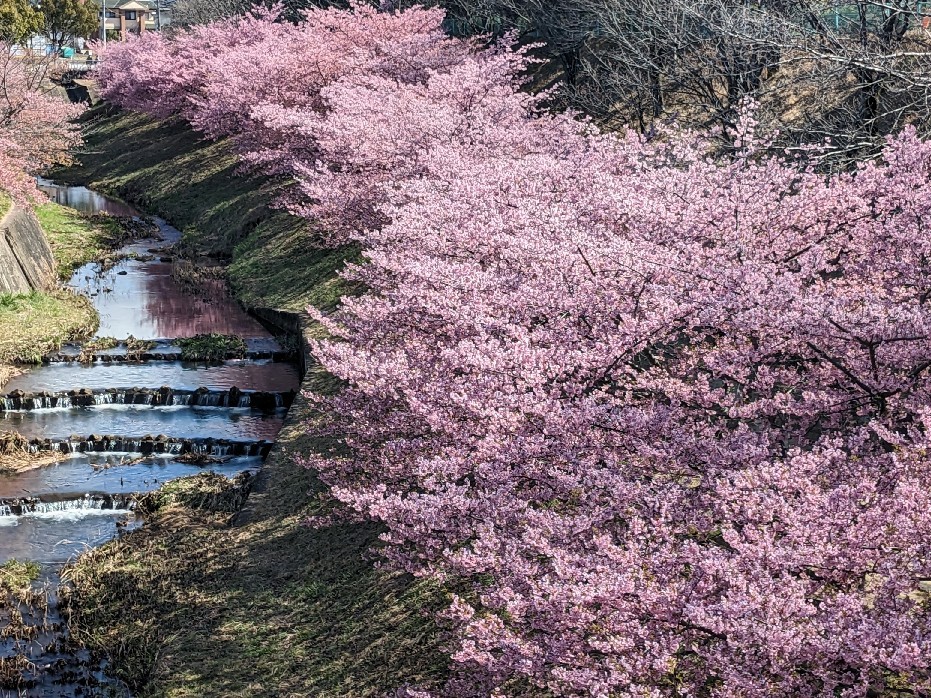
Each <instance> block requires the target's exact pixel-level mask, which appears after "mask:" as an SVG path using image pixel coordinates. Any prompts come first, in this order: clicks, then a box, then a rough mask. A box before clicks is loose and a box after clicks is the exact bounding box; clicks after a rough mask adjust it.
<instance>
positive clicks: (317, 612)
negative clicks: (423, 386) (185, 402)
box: [55, 110, 447, 698]
mask: <svg viewBox="0 0 931 698" xmlns="http://www.w3.org/2000/svg"><path fill="white" fill-rule="evenodd" d="M85 126H86V131H85V137H86V142H87V149H86V152H84V153H82V154H79V159H80V160H81V162H82V163H83V165H82V166H81V167H75V168H71V169H69V170H64V171H60V172H57V173H55V178H56V179H58V180H59V181H64V182H70V183H75V184H84V185H86V186H90V187H92V188H95V189H97V190H100V191H105V192H109V193H112V194H116V195H118V196H120V197H122V198H124V199H127V200H129V201H131V202H134V203H136V204H138V205H140V206H141V207H143V208H145V209H146V210H147V211H149V212H152V213H156V214H158V215H161V216H163V217H164V218H166V219H167V220H169V221H170V222H171V223H172V224H174V225H176V226H177V227H179V228H180V229H181V230H182V231H183V233H184V245H185V247H186V248H187V249H188V250H189V251H196V252H200V253H203V254H209V255H212V256H224V257H225V258H226V259H227V261H228V262H229V264H230V266H229V276H230V280H231V283H232V286H233V289H234V291H235V292H236V294H237V296H238V297H239V298H240V300H241V301H243V302H244V303H245V304H246V305H247V306H251V307H255V308H275V309H278V310H286V311H288V310H290V311H302V310H303V309H304V308H305V307H306V306H307V305H309V304H313V305H316V306H317V307H320V308H323V309H329V308H333V307H335V305H336V303H337V302H338V298H339V296H340V295H341V294H342V293H343V292H344V291H345V287H344V286H342V285H341V282H339V280H338V279H337V278H336V271H337V270H338V269H339V268H340V266H341V265H342V263H343V261H344V260H345V258H346V257H347V256H348V255H351V254H352V251H351V250H348V251H347V250H340V251H328V250H321V249H318V248H315V247H313V246H312V245H310V244H308V240H307V238H308V236H307V231H306V229H305V227H304V224H303V222H302V221H301V220H300V219H297V218H294V217H292V216H288V215H287V214H284V213H282V212H280V211H275V210H273V209H272V208H270V206H269V202H270V201H272V200H273V199H274V197H275V196H276V193H277V190H276V187H275V185H274V184H273V183H270V182H267V181H264V180H261V179H249V178H243V177H240V176H238V175H237V173H236V169H237V167H236V162H235V158H234V156H233V155H232V154H231V152H230V149H229V146H228V144H225V143H206V142H203V141H201V140H200V139H199V138H197V137H196V135H194V134H192V133H191V132H190V131H189V130H188V129H187V128H185V127H184V126H183V125H179V124H177V123H162V124H159V123H156V122H153V121H151V120H149V119H146V118H144V117H140V116H136V115H128V114H120V113H117V114H108V113H106V111H105V110H98V112H97V114H96V115H91V117H90V118H89V119H88V121H87V122H86V124H85ZM318 370H319V369H318ZM326 383H327V378H326V376H323V375H321V374H320V373H319V372H316V371H311V373H309V374H308V377H307V379H306V380H305V383H304V388H305V389H320V388H321V387H322V386H323V385H325V384H326ZM308 409H309V408H308V406H307V404H306V402H305V401H304V400H303V398H300V397H299V398H298V400H297V401H296V402H295V404H294V406H293V407H292V408H291V412H290V413H289V417H288V420H287V421H286V424H285V428H284V430H283V431H282V433H281V434H280V436H279V441H278V446H277V447H276V448H275V449H274V450H273V451H272V453H271V455H270V456H269V458H268V460H267V462H266V465H265V468H264V470H263V473H262V475H261V476H260V478H259V481H260V484H259V486H258V489H260V490H261V491H253V493H252V494H251V496H250V498H249V500H248V502H247V504H246V509H245V510H244V511H243V512H241V513H240V514H239V515H238V517H231V515H230V513H229V512H228V511H225V509H227V507H225V506H224V507H221V509H224V511H214V510H211V509H204V508H201V507H196V506H192V504H193V503H196V502H199V501H202V499H203V498H201V497H200V496H199V495H198V493H197V492H196V491H194V492H192V491H191V490H192V489H195V490H196V488H197V487H199V486H206V487H207V488H208V489H209V490H210V492H209V496H208V497H206V499H207V500H211V501H212V500H214V499H215V495H216V491H215V489H213V488H215V487H216V483H215V482H201V483H197V482H193V483H185V484H183V485H180V486H178V485H176V486H174V487H180V488H181V489H180V490H178V491H174V490H172V491H165V492H163V494H164V496H160V497H157V498H156V501H157V502H159V506H157V507H156V510H155V511H154V512H153V513H152V514H151V515H150V516H149V519H148V522H147V524H146V526H144V527H143V528H142V529H140V530H138V531H134V532H132V533H130V534H128V535H126V536H124V537H123V538H122V539H121V540H118V541H113V542H111V543H109V544H107V545H105V546H103V547H102V548H100V549H98V550H96V551H93V552H91V553H89V554H88V555H86V556H84V557H83V558H81V559H80V560H79V561H78V562H77V564H76V565H75V567H74V568H73V569H72V570H71V571H70V572H69V576H70V577H71V579H72V580H73V590H74V591H73V604H74V615H73V619H72V625H73V632H74V634H75V636H76V637H78V638H80V639H81V640H83V641H84V642H85V643H86V644H87V645H88V646H90V647H92V648H94V649H97V650H101V651H105V652H107V653H108V654H109V655H110V657H111V659H112V669H113V671H114V672H116V674H117V675H119V676H120V678H123V679H124V680H126V681H127V682H128V683H129V684H130V685H131V686H132V687H133V688H134V689H135V692H136V695H138V696H140V697H143V698H145V697H152V696H172V697H177V698H180V697H183V698H193V697H198V698H207V697H211V698H213V697H216V698H220V697H221V696H222V697H224V698H226V697H233V696H282V697H284V696H295V697H296V696H301V697H304V696H320V697H330V696H331V697H334V698H335V697H337V696H340V697H342V696H353V697H364V696H376V695H380V694H382V693H384V692H386V691H391V690H393V689H395V688H397V687H399V686H401V685H403V684H405V683H414V684H427V685H430V684H433V683H436V682H438V681H440V680H441V679H442V677H443V676H444V674H445V667H446V664H447V658H446V656H445V655H444V654H443V652H442V638H441V635H440V631H439V630H438V628H437V626H436V624H435V621H434V613H435V611H436V610H437V609H438V608H440V607H442V606H443V605H444V604H445V603H446V600H445V598H444V595H443V593H442V592H441V591H440V590H438V589H436V588H434V587H433V586H431V585H430V584H429V583H427V582H423V581H415V580H412V579H409V578H407V577H405V576H403V575H398V574H393V573H389V572H387V571H385V570H383V569H380V568H378V567H377V565H376V564H375V560H373V558H372V556H371V555H370V554H369V551H370V549H371V548H372V546H373V545H375V544H376V543H377V534H378V531H377V529H376V528H375V527H373V526H371V525H362V524H355V525H349V524H346V525H337V526H328V527H324V528H312V527H309V526H307V525H306V520H307V518H308V516H310V515H311V514H313V513H314V512H315V510H316V509H315V508H316V507H317V506H319V505H318V503H317V502H318V499H317V497H316V495H315V492H317V491H318V488H319V486H318V484H317V483H316V482H315V481H314V478H313V477H312V475H311V474H310V473H309V472H308V471H306V470H305V469H304V468H302V467H300V466H298V465H296V464H295V463H294V462H293V459H292V455H293V454H294V453H299V452H307V451H308V450H309V449H311V448H314V447H316V446H318V445H319V444H316V443H314V442H313V441H312V440H311V439H309V438H308V437H306V436H305V435H303V433H302V428H301V423H302V420H303V419H304V418H306V416H307V415H308ZM224 501H226V500H225V499H224Z"/></svg>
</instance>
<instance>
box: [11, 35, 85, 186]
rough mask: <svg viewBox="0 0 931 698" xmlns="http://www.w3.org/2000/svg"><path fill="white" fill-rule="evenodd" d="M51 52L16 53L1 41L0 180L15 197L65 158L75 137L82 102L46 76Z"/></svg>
mask: <svg viewBox="0 0 931 698" xmlns="http://www.w3.org/2000/svg"><path fill="white" fill-rule="evenodd" d="M55 69H56V65H55V60H54V58H38V57H34V56H18V55H15V53H14V51H13V47H12V46H10V45H9V44H5V43H2V42H0V185H2V188H3V189H4V190H5V191H7V192H9V193H10V194H12V195H13V196H14V197H16V198H18V199H25V198H29V197H30V196H31V195H32V194H33V193H35V191H36V190H35V185H34V181H33V177H34V176H35V175H36V174H37V173H38V172H39V171H41V170H42V169H44V168H46V167H48V166H49V165H52V164H55V163H59V162H65V161H67V159H68V157H69V155H68V151H69V149H70V148H71V147H73V146H74V145H75V144H77V142H78V141H79V133H78V131H77V128H76V126H75V125H74V124H73V121H72V120H73V119H74V117H76V116H77V114H78V113H79V112H80V107H78V106H76V105H72V104H70V103H69V102H68V100H67V99H66V98H65V97H64V96H63V95H62V94H60V91H59V88H57V87H56V86H55V85H54V84H52V83H51V82H50V78H51V77H52V74H53V72H54V71H55Z"/></svg>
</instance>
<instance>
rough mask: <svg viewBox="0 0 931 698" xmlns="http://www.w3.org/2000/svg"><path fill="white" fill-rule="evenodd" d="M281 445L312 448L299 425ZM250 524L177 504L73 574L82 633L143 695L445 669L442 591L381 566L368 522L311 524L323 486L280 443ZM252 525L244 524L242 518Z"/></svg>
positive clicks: (349, 686) (329, 688)
mask: <svg viewBox="0 0 931 698" xmlns="http://www.w3.org/2000/svg"><path fill="white" fill-rule="evenodd" d="M306 409H307V407H306V403H305V402H303V399H301V400H300V401H299V404H298V405H297V407H296V410H295V412H294V413H292V414H293V416H292V419H291V420H289V421H290V422H291V424H290V426H289V428H288V431H287V432H286V433H284V434H283V437H282V443H283V444H284V445H285V446H286V447H287V449H288V451H289V452H294V451H306V450H308V449H310V448H313V447H314V444H313V443H312V442H311V440H310V439H309V438H307V437H306V436H303V435H301V430H300V427H299V424H298V421H299V418H300V416H301V415H302V414H306ZM265 476H266V481H265V486H264V487H263V488H262V491H261V492H258V493H255V494H253V497H252V498H250V501H249V504H248V505H247V512H246V513H247V514H248V515H247V516H246V517H245V519H246V523H244V524H243V525H239V526H229V525H228V524H229V516H228V515H226V514H217V513H213V512H206V511H195V510H190V509H186V508H180V507H172V508H168V509H164V510H162V511H161V512H160V513H159V514H158V515H157V516H156V517H155V518H154V519H153V520H152V521H151V522H150V523H149V524H147V525H146V526H145V527H144V528H143V529H141V530H139V531H137V532H134V533H132V534H130V535H128V536H126V537H125V538H124V539H123V540H121V541H114V542H112V543H110V544H108V545H106V546H104V547H103V548H100V549H98V550H96V551H92V552H91V553H89V554H88V555H86V556H84V557H83V558H81V560H80V561H79V562H78V564H77V565H76V566H75V567H74V568H73V569H72V570H71V572H70V576H71V578H72V579H73V583H74V589H75V592H74V598H75V610H74V616H73V619H72V624H73V632H74V633H75V634H76V636H78V637H79V638H80V639H82V640H83V641H84V642H86V643H87V644H88V645H89V646H91V647H93V648H95V649H99V650H102V651H105V652H107V653H108V654H109V655H110V657H111V659H112V661H113V666H114V669H115V673H116V674H117V675H118V676H119V677H120V678H122V679H124V680H126V681H127V682H128V683H129V684H130V685H131V687H133V688H134V689H135V690H136V692H137V695H139V696H184V697H194V696H203V697H206V696H216V697H219V696H231V697H232V696H254V695H262V696H321V697H330V696H333V697H336V696H354V697H355V696H358V697H365V696H376V695H381V694H383V693H385V692H389V691H392V690H394V689H396V688H398V687H400V686H401V685H404V684H407V683H411V684H417V685H428V686H429V685H435V684H437V683H439V682H441V681H442V680H443V678H444V677H445V675H446V665H447V661H448V660H447V657H446V656H445V655H444V654H443V652H442V641H443V638H442V636H441V631H440V630H439V629H438V627H437V625H436V623H435V620H434V618H435V614H436V612H437V611H438V610H439V609H440V608H442V607H444V606H445V605H446V603H447V599H446V597H445V595H444V594H443V593H442V592H441V591H440V590H439V589H438V588H436V586H434V585H433V584H431V583H429V582H425V581H422V580H414V579H411V578H410V577H409V576H407V575H402V574H396V573H391V572H388V571H385V570H383V569H381V568H379V567H378V566H377V565H376V564H375V563H374V561H373V560H372V559H371V556H370V553H369V551H370V549H371V548H372V546H373V545H374V544H375V543H376V542H377V534H378V529H377V527H376V526H374V525H372V524H341V525H333V526H328V527H324V528H310V527H308V526H306V525H305V523H304V522H305V520H306V518H307V516H308V515H309V513H310V512H312V511H313V510H314V507H315V496H314V492H316V491H318V490H319V486H318V485H317V484H316V483H315V481H314V478H313V476H312V474H311V473H309V472H308V471H306V470H305V469H303V468H301V467H299V466H297V465H295V464H294V463H293V461H292V459H291V456H290V455H289V453H288V452H285V450H284V449H276V450H275V451H274V452H273V453H272V455H271V456H269V460H268V462H267V464H266V470H265ZM240 520H242V519H240Z"/></svg>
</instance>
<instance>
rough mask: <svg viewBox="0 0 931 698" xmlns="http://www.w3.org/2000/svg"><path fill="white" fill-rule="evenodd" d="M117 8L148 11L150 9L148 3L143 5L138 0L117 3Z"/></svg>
mask: <svg viewBox="0 0 931 698" xmlns="http://www.w3.org/2000/svg"><path fill="white" fill-rule="evenodd" d="M116 8H117V9H118V10H136V11H137V12H147V11H148V10H149V6H148V5H143V4H142V3H141V2H137V1H136V0H126V2H121V3H120V4H119V5H117V6H116Z"/></svg>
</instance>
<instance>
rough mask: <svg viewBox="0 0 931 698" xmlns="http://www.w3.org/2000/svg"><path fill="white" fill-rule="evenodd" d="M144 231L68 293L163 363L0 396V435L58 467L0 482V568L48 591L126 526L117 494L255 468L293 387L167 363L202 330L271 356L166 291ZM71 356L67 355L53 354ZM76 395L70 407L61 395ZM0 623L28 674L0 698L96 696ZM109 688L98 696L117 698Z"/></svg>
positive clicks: (99, 205) (49, 652)
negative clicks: (185, 455)
mask: <svg viewBox="0 0 931 698" xmlns="http://www.w3.org/2000/svg"><path fill="white" fill-rule="evenodd" d="M40 185H41V188H42V189H43V190H44V191H46V192H47V193H48V194H49V196H50V197H51V198H52V199H54V200H55V201H57V202H59V203H61V204H63V205H66V206H70V207H72V208H75V209H77V210H80V211H83V212H87V213H97V212H103V213H110V214H112V215H118V216H138V215H139V213H138V212H137V211H135V210H134V209H133V208H132V207H130V206H129V205H127V204H126V203H124V202H121V201H116V200H113V199H110V198H108V197H105V196H101V195H100V194H97V193H95V192H92V191H90V190H88V189H85V188H83V187H65V186H57V185H55V184H52V183H51V182H46V181H40ZM154 220H155V223H156V225H157V227H158V237H153V238H150V239H145V240H136V241H133V242H132V243H130V244H128V245H126V246H125V247H124V248H123V249H122V250H120V252H121V253H122V254H124V255H126V258H125V259H124V260H123V261H120V262H119V263H117V264H116V265H115V266H113V267H112V268H110V269H107V270H105V271H101V270H100V268H99V267H98V265H97V264H96V263H91V264H88V265H86V266H84V267H81V268H80V269H78V270H77V271H76V272H75V273H74V275H73V277H72V279H71V281H70V286H71V287H72V288H74V289H75V290H76V291H78V292H80V293H85V294H87V295H88V296H90V297H91V299H92V300H93V303H94V305H95V306H96V308H97V310H98V311H99V313H100V329H99V331H98V333H97V336H98V337H116V338H119V339H125V338H127V337H130V336H132V337H135V338H138V339H150V340H159V348H160V349H161V350H162V351H161V353H160V356H161V355H163V354H164V355H167V357H168V360H149V361H124V360H110V359H111V358H112V357H113V356H114V355H116V358H117V359H119V358H120V357H119V355H120V354H123V353H125V352H126V350H125V348H120V347H117V348H115V349H112V350H109V351H107V352H102V353H103V354H105V355H104V356H102V357H100V358H98V360H96V361H94V362H92V363H79V362H75V361H59V362H53V363H47V364H44V365H42V366H38V367H35V368H32V369H30V370H28V371H27V372H26V373H24V374H22V375H20V376H18V377H15V378H14V379H12V380H11V381H10V382H9V383H8V384H7V385H6V386H4V388H3V390H2V393H4V394H5V395H6V396H7V398H6V399H3V398H0V430H2V431H9V430H13V431H18V432H19V433H21V434H22V435H24V436H26V437H27V438H29V439H30V440H32V441H33V442H34V443H36V444H42V445H43V446H44V447H48V446H51V447H52V448H55V449H57V450H60V451H62V452H64V453H65V454H66V455H65V458H64V460H62V461H61V462H60V463H57V464H55V465H50V466H46V467H42V468H36V469H33V470H27V471H25V472H21V473H17V474H14V475H5V476H4V475H0V563H3V562H6V561H8V560H10V559H17V560H21V561H22V560H28V561H34V562H37V563H40V564H41V565H42V569H43V574H44V577H45V579H47V580H50V581H51V582H53V583H54V581H55V580H56V573H57V570H58V569H59V568H60V566H61V564H62V563H64V562H66V561H67V560H68V559H69V558H71V557H72V556H74V555H75V554H77V553H79V552H80V551H82V550H84V549H86V548H87V547H89V546H95V545H99V544H101V543H102V542H105V541H107V540H109V539H110V538H113V537H114V536H116V535H117V532H118V531H119V530H121V529H122V530H125V529H128V528H132V527H133V526H135V525H138V522H136V520H135V517H134V515H133V512H132V509H131V501H132V500H131V497H129V496H128V495H130V494H132V493H139V492H144V491H150V490H153V489H156V488H158V487H159V486H160V485H162V484H163V483H165V482H166V481H168V480H171V479H174V478H177V477H181V476H184V475H189V474H193V473H197V472H202V471H203V470H204V469H205V468H203V467H198V466H195V465H189V464H186V463H183V462H179V461H177V460H176V458H177V456H178V455H179V454H180V453H182V452H188V451H194V452H203V453H210V454H213V455H217V456H220V457H222V461H223V462H222V463H220V464H218V465H212V466H208V468H206V469H212V470H214V471H215V472H219V473H222V474H224V475H228V476H233V475H235V474H237V473H240V472H242V471H245V470H254V469H257V468H258V467H260V465H261V461H262V458H263V456H264V455H265V454H266V453H267V451H268V448H269V446H270V444H271V443H272V442H273V441H274V440H275V438H276V436H277V434H278V431H279V429H280V428H281V424H282V420H283V418H284V415H285V410H286V405H287V404H289V394H293V392H292V391H295V390H296V389H297V388H298V386H299V382H300V379H299V375H298V370H297V367H296V366H295V365H294V364H292V363H286V362H281V361H273V360H271V359H259V358H255V359H244V360H236V361H226V362H222V363H211V364H207V363H190V362H182V361H180V360H171V358H172V357H171V352H172V351H175V350H174V348H173V347H171V346H170V342H171V340H174V339H178V338H183V337H191V336H194V335H197V334H202V333H208V332H215V333H221V334H236V335H239V336H242V337H244V338H245V339H246V341H247V346H248V348H249V349H250V352H253V351H254V354H250V355H255V356H272V355H274V354H275V353H276V352H281V347H279V346H278V345H277V343H276V341H275V339H274V338H273V337H272V335H271V333H270V332H269V331H268V330H267V329H266V328H265V327H263V326H262V325H261V324H260V323H259V322H258V321H257V320H255V319H254V318H253V317H251V316H250V315H249V314H248V313H246V312H245V311H244V310H243V309H242V308H241V307H240V306H239V305H238V304H237V303H236V302H235V301H234V300H232V299H231V298H229V297H226V296H222V295H217V294H198V293H194V292H192V291H191V289H190V286H189V285H185V284H183V283H181V282H179V281H178V280H177V279H176V277H175V275H174V274H173V262H172V258H171V255H170V249H169V248H170V247H171V246H172V245H173V244H175V243H176V242H177V241H178V240H179V239H180V233H179V231H178V230H176V229H175V228H172V227H171V226H170V225H168V224H167V223H166V222H165V221H162V220H160V219H157V218H156V219H154ZM79 351H80V348H79V347H70V348H67V349H66V350H65V351H64V352H62V355H63V356H64V358H68V357H69V355H74V354H76V353H79ZM153 351H158V350H153ZM143 389H147V390H143ZM231 389H232V390H231ZM75 391H80V393H79V394H80V395H81V396H82V397H80V398H75V397H72V396H73V395H75V394H76V393H75ZM250 391H257V392H255V393H251V392H250ZM69 393H70V394H71V396H69ZM153 395H155V396H161V397H153ZM166 396H168V397H166ZM75 402H77V403H79V404H78V405H74V404H73V403H75ZM124 403H134V404H124ZM152 403H156V404H152ZM3 613H4V611H3V608H2V604H0V663H2V662H3V661H4V660H6V662H7V663H8V664H9V663H10V662H11V661H12V658H14V657H15V656H17V655H19V656H22V657H25V658H26V659H28V661H29V667H28V668H27V670H26V671H25V674H26V677H27V683H26V684H25V685H24V686H20V687H18V688H15V689H14V688H11V687H10V686H4V685H3V683H2V681H3V677H2V671H0V698H6V696H11V697H12V696H37V697H38V696H61V697H66V696H89V695H109V694H108V693H106V692H100V693H97V692H95V691H100V690H101V689H99V688H95V685H96V684H97V683H98V682H101V681H102V682H103V683H104V684H108V683H110V682H107V681H106V680H105V678H104V674H103V673H102V669H103V667H102V666H98V665H95V664H94V663H90V664H89V665H88V666H84V667H78V668H76V667H75V666H73V658H72V659H66V661H61V660H62V656H63V654H62V651H61V648H60V647H59V648H56V647H55V645H56V642H55V633H54V632H52V633H51V635H49V634H47V633H46V634H40V636H39V637H38V638H36V639H35V640H33V641H31V642H26V643H23V642H22V641H16V640H15V639H10V638H6V639H5V638H4V635H3V633H2V630H3V627H4V616H3ZM7 622H8V619H7ZM82 661H85V662H86V658H84V659H83V660H82ZM56 666H57V667H58V668H56ZM118 689H119V687H118V686H111V687H110V689H108V690H117V692H116V693H115V695H121V694H122V693H121V692H120V691H119V690H118Z"/></svg>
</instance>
